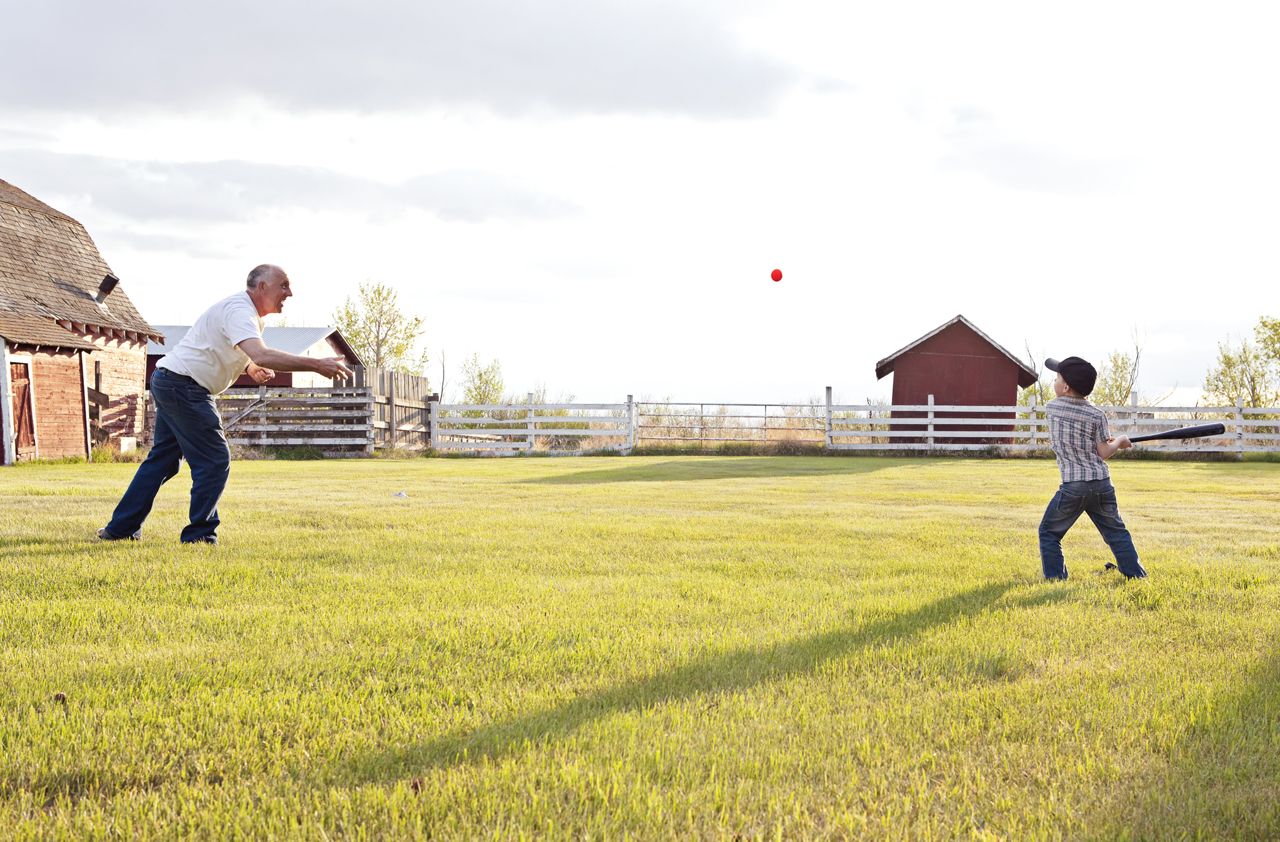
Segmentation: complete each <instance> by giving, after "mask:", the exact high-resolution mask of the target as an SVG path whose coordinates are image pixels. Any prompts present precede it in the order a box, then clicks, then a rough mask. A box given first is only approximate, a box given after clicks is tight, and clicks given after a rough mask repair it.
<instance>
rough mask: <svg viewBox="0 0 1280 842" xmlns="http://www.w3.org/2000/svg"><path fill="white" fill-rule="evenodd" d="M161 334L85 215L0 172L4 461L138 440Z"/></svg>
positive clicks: (0, 459) (0, 439)
mask: <svg viewBox="0 0 1280 842" xmlns="http://www.w3.org/2000/svg"><path fill="white" fill-rule="evenodd" d="M162 338H163V336H161V334H160V333H158V332H157V331H156V330H155V329H154V328H153V327H152V326H151V325H150V324H148V323H147V320H146V319H144V318H143V317H142V315H141V314H140V313H139V312H138V310H137V308H136V307H135V306H134V304H133V302H132V301H130V300H129V296H128V295H127V294H126V293H125V291H124V289H122V288H121V287H120V286H119V281H118V279H117V278H116V277H115V276H114V275H113V274H112V272H111V267H109V266H108V265H107V263H106V261H104V260H103V259H102V255H100V254H99V253H98V248H97V246H95V245H94V243H93V240H92V238H90V236H89V233H88V232H87V231H86V230H85V229H84V226H83V225H81V224H80V223H79V222H77V221H76V220H74V219H72V218H71V217H70V216H67V215H66V214H64V213H62V212H61V211H59V210H56V209H55V208H52V207H50V206H49V205H46V204H45V203H44V202H41V201H40V200H39V199H36V198H35V197H34V196H31V195H29V194H28V193H25V192H23V191H22V190H20V189H18V188H17V187H14V186H13V185H12V184H9V183H8V182H6V181H3V180H0V464H5V465H8V464H12V463H13V462H15V461H17V460H19V459H31V458H59V457H65V456H88V455H89V454H90V453H91V452H92V449H93V447H95V446H97V445H101V444H107V443H108V442H114V443H115V444H116V445H117V446H124V447H126V448H127V447H128V446H130V445H132V444H133V443H135V442H136V441H137V439H138V437H139V436H140V435H141V434H142V428H143V422H144V415H145V412H144V407H143V388H144V381H143V377H144V374H145V372H146V343H147V341H148V340H149V339H162ZM95 439H96V441H95Z"/></svg>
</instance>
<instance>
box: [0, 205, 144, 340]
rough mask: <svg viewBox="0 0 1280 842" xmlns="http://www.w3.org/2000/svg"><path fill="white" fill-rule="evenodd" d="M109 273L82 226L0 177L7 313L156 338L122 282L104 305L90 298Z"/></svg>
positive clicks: (1, 293) (0, 294) (0, 283)
mask: <svg viewBox="0 0 1280 842" xmlns="http://www.w3.org/2000/svg"><path fill="white" fill-rule="evenodd" d="M110 273H111V267H110V266H108V265H107V263H106V261H105V260H103V259H102V255H100V254H99V253H98V247H97V246H95V245H94V243H93V239H92V238H91V237H90V236H89V232H88V231H86V230H85V229H84V226H83V225H81V224H80V223H79V222H76V221H75V220H74V219H72V218H71V217H69V216H67V215H66V214H64V213H62V212H61V211H58V210H56V209H54V208H51V207H49V206H48V205H46V204H45V203H44V202H41V201H40V200H39V199H37V198H35V197H34V196H31V195H30V194H28V193H25V192H23V191H22V190H19V189H18V188H17V187H14V186H13V185H12V184H9V183H8V182H7V181H4V180H0V309H2V310H4V311H6V312H7V313H8V314H10V315H24V316H31V317H37V318H40V319H48V320H51V321H63V322H68V323H74V324H80V325H92V326H94V327H98V328H112V329H115V330H121V331H128V332H131V333H135V334H140V335H142V336H146V337H159V336H160V334H159V333H158V332H157V331H156V330H155V328H153V327H152V326H151V325H150V324H148V323H147V320H146V319H144V318H143V317H142V314H141V313H139V312H138V310H137V308H136V307H134V305H133V302H132V301H130V300H129V296H128V295H127V294H126V293H125V291H124V288H123V286H124V285H123V284H121V285H120V286H117V287H116V288H115V290H114V291H113V292H112V293H111V294H110V295H109V296H107V299H106V301H105V303H104V304H101V305H100V304H98V303H97V302H96V301H95V300H94V296H95V295H96V294H97V292H98V284H100V283H101V282H102V279H103V277H104V276H105V275H108V274H110ZM24 323H27V322H25V321H24ZM7 338H8V339H10V340H11V341H24V342H25V341H32V340H29V339H27V338H26V337H15V336H9V337H7Z"/></svg>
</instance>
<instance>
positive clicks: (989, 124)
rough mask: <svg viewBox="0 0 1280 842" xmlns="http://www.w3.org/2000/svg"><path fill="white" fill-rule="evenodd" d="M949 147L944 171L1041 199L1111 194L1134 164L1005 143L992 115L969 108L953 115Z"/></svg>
mask: <svg viewBox="0 0 1280 842" xmlns="http://www.w3.org/2000/svg"><path fill="white" fill-rule="evenodd" d="M944 134H945V137H946V140H947V142H948V144H949V146H950V151H949V152H948V154H946V155H945V156H944V157H943V159H942V163H943V166H945V167H950V168H954V169H962V170H970V171H973V172H977V173H980V174H981V175H983V176H985V177H986V178H988V179H989V180H991V181H993V182H995V183H996V184H1000V185H1003V186H1005V187H1012V188H1014V189H1015V190H1028V191H1032V192H1039V193H1110V192H1113V191H1115V190H1118V189H1121V188H1122V187H1124V186H1125V184H1127V183H1128V182H1129V180H1130V178H1131V176H1132V175H1133V169H1134V168H1133V165H1132V164H1131V163H1130V162H1127V161H1124V160H1120V159H1115V158H1100V157H1090V156H1086V155H1079V154H1070V153H1066V152H1063V151H1061V150H1058V149H1056V148H1053V147H1052V146H1050V145H1047V144H1041V143H1027V142H1024V141H1014V140H1009V139H1007V138H1005V137H1003V136H1002V135H1001V133H1000V131H999V129H998V127H997V126H996V121H995V119H994V118H993V117H992V115H991V114H990V113H988V112H986V111H984V110H982V109H979V108H974V107H969V106H964V107H958V108H955V109H952V112H951V124H950V126H949V127H948V129H947V131H945V132H944Z"/></svg>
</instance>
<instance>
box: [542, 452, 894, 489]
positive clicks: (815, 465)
mask: <svg viewBox="0 0 1280 842" xmlns="http://www.w3.org/2000/svg"><path fill="white" fill-rule="evenodd" d="M892 465H893V462H892V461H891V460H887V459H839V458H832V457H829V456H791V457H788V456H690V457H688V458H685V459H670V460H667V461H664V462H651V463H647V464H624V465H618V466H616V467H610V468H597V469H595V470H588V471H575V472H573V473H569V474H559V475H557V476H550V477H537V478H535V479H528V480H524V482H525V483H527V484H531V485H590V484H595V483H610V482H689V481H696V480H712V479H739V478H744V477H758V478H762V479H767V478H769V477H805V476H815V477H818V476H841V475H848V476H853V475H855V474H867V473H871V472H873V471H878V470H880V469H882V468H887V467H891V466H892Z"/></svg>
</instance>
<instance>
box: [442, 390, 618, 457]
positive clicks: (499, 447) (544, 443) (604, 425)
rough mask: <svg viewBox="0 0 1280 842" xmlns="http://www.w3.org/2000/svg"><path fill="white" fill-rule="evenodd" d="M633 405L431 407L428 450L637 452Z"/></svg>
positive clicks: (495, 452) (531, 404)
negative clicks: (429, 448)
mask: <svg viewBox="0 0 1280 842" xmlns="http://www.w3.org/2000/svg"><path fill="white" fill-rule="evenodd" d="M635 416H636V404H635V402H634V401H633V400H632V399H631V396H630V395H627V402H626V403H533V402H532V400H530V401H529V402H527V403H522V404H441V403H438V402H432V404H431V424H430V427H431V447H432V448H433V449H434V450H439V451H446V452H448V451H460V452H470V453H487V454H512V453H521V452H528V451H532V450H535V449H541V450H545V451H548V452H553V453H573V452H578V451H599V450H617V451H621V452H629V451H630V450H631V449H632V448H634V447H635V430H636V417H635Z"/></svg>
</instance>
